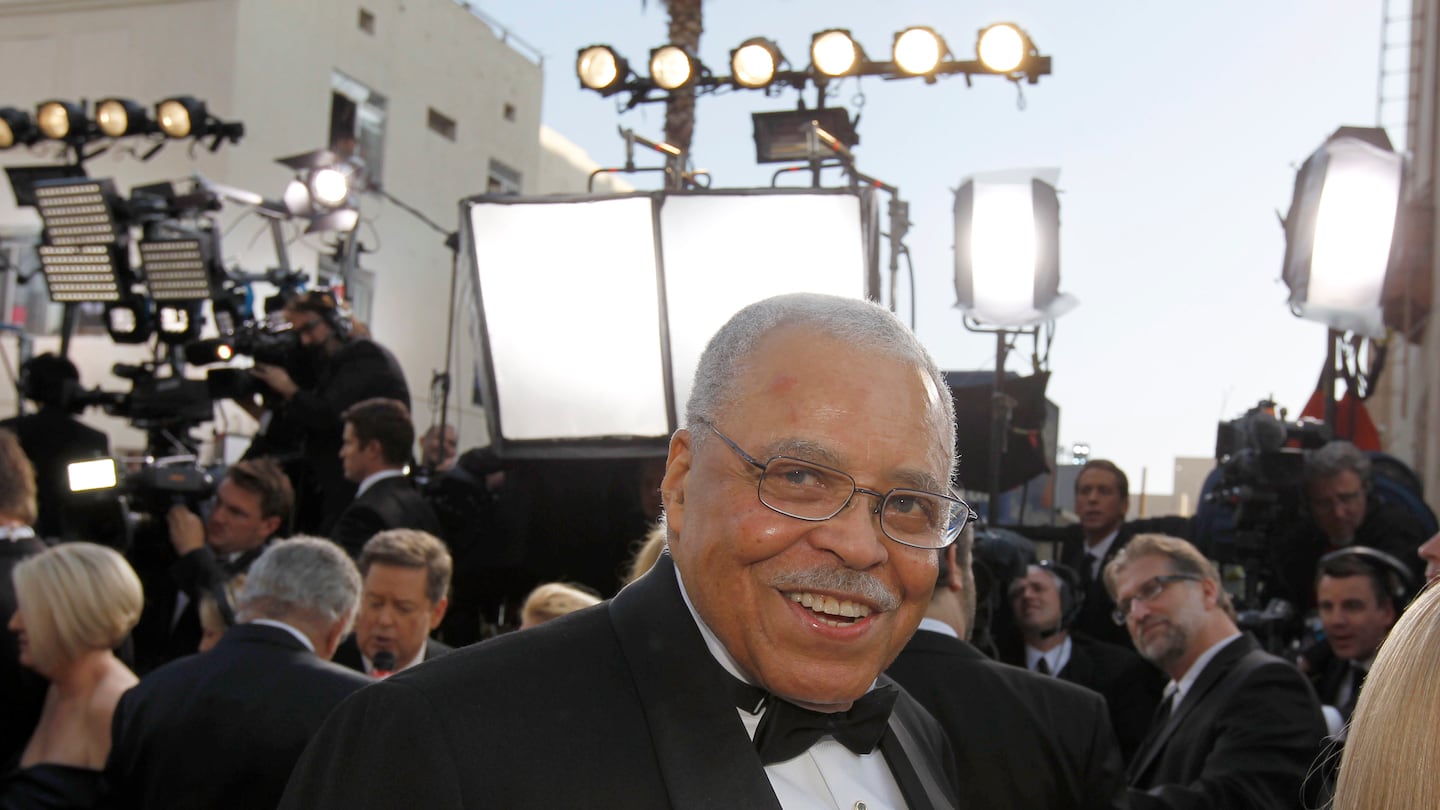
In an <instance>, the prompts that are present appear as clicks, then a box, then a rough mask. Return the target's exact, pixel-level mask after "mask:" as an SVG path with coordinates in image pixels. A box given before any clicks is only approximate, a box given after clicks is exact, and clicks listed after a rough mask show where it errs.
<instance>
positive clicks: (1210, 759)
mask: <svg viewBox="0 0 1440 810" xmlns="http://www.w3.org/2000/svg"><path fill="white" fill-rule="evenodd" d="M1324 735H1325V720H1324V718H1323V716H1322V715H1321V713H1320V703H1319V701H1318V700H1317V699H1316V697H1315V691H1314V690H1313V689H1311V687H1310V683H1309V682H1308V681H1307V680H1306V679H1305V676H1303V675H1301V674H1300V671H1299V670H1298V669H1296V668H1295V666H1294V665H1293V664H1291V663H1290V662H1288V661H1285V660H1283V659H1281V658H1277V657H1275V656H1273V655H1270V654H1269V653H1266V652H1265V651H1263V650H1261V649H1260V645H1259V644H1258V643H1257V642H1256V641H1255V639H1254V638H1253V637H1251V636H1248V635H1246V636H1242V637H1240V638H1238V639H1236V640H1235V641H1232V642H1231V643H1230V644H1229V645H1227V646H1226V647H1225V648H1224V649H1222V650H1221V651H1220V652H1219V653H1218V654H1217V655H1216V656H1215V657H1214V658H1213V659H1212V660H1211V661H1210V663H1209V664H1208V665H1206V667H1205V669H1204V670H1203V671H1202V672H1201V673H1200V676H1199V677H1198V678H1197V679H1196V681H1195V683H1194V685H1193V686H1192V687H1191V688H1190V691H1189V692H1188V693H1186V695H1185V699H1184V700H1183V701H1181V703H1180V705H1179V706H1178V707H1177V708H1176V709H1175V710H1174V711H1173V712H1172V713H1171V715H1170V718H1169V720H1168V721H1167V722H1166V723H1165V725H1164V726H1162V727H1161V728H1159V729H1152V734H1151V736H1150V737H1148V738H1147V739H1146V741H1145V742H1144V743H1143V744H1142V745H1141V748H1140V750H1139V752H1137V754H1136V756H1135V759H1134V761H1133V762H1131V764H1130V772H1129V778H1130V785H1131V788H1132V789H1131V791H1130V794H1131V795H1130V802H1131V806H1132V807H1134V808H1137V810H1147V809H1148V808H1193V810H1200V809H1201V808H1215V807H1224V808H1226V810H1277V809H1279V810H1283V809H1284V808H1300V807H1301V806H1302V805H1303V803H1304V802H1303V797H1302V786H1303V785H1304V784H1305V777H1306V774H1307V773H1309V771H1310V766H1311V764H1312V763H1313V762H1314V760H1315V757H1316V755H1317V754H1318V753H1319V750H1320V744H1321V739H1322V737H1324Z"/></svg>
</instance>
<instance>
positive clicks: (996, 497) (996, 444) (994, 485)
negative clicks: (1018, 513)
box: [985, 329, 1007, 526]
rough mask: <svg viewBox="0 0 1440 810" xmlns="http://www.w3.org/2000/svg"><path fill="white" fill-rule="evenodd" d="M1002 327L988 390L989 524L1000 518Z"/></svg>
mask: <svg viewBox="0 0 1440 810" xmlns="http://www.w3.org/2000/svg"><path fill="white" fill-rule="evenodd" d="M1006 334H1007V333H1006V332H1005V330H1004V329H1000V330H997V331H996V332H995V387H994V390H992V391H991V392H990V503H989V506H988V507H987V509H986V518H985V520H986V522H987V523H989V524H990V525H991V526H994V525H996V523H998V522H999V520H1000V456H1001V454H1003V453H1004V452H1005V422H1006V419H1005V402H1004V400H1005V392H1004V390H1003V388H1004V385H1005V352H1006V346H1005V336H1006Z"/></svg>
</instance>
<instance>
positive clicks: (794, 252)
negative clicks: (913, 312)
mask: <svg viewBox="0 0 1440 810" xmlns="http://www.w3.org/2000/svg"><path fill="white" fill-rule="evenodd" d="M660 232H661V234H662V250H663V255H664V262H665V296H666V301H667V306H668V315H669V323H670V355H671V367H672V368H673V369H674V385H675V407H676V409H677V410H678V411H679V416H680V419H681V421H682V424H683V421H684V419H685V415H684V410H685V401H686V400H687V399H689V397H690V388H691V382H692V378H693V377H694V376H695V365H696V363H697V362H698V361H699V359H700V353H701V352H702V351H703V350H704V349H705V343H706V342H707V341H709V339H710V336H711V335H713V334H715V332H716V330H718V329H719V328H720V326H721V325H722V324H724V323H725V321H727V320H728V319H729V318H730V316H731V315H734V314H735V313H736V312H737V311H738V310H740V309H741V308H743V307H744V306H746V305H747V304H751V303H754V302H756V301H759V300H760V299H762V298H768V297H770V296H772V295H780V294H782V293H791V292H817V293H829V294H831V295H843V296H848V297H852V298H863V297H864V296H865V242H864V238H863V230H862V227H861V206H860V198H859V197H858V196H856V195H852V194H833V193H831V194H803V193H775V194H765V193H760V194H755V193H750V194H725V193H723V192H722V193H714V192H712V193H710V194H706V195H695V196H672V197H669V198H667V199H666V200H665V204H664V205H663V206H662V207H661V209H660Z"/></svg>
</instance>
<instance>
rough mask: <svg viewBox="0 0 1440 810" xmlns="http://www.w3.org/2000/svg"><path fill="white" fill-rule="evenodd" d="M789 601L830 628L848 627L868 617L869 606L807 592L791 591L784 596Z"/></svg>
mask: <svg viewBox="0 0 1440 810" xmlns="http://www.w3.org/2000/svg"><path fill="white" fill-rule="evenodd" d="M785 596H786V597H787V598H789V599H790V601H792V602H795V603H796V604H798V605H800V606H801V607H803V608H805V609H807V610H809V611H810V612H811V613H813V614H815V617H816V618H818V619H819V620H820V621H822V622H824V623H825V624H828V625H830V626H831V627H849V626H851V625H853V624H855V623H856V622H858V621H860V620H861V619H863V618H865V617H866V616H869V615H870V612H871V611H870V606H869V605H862V604H860V603H859V602H852V601H850V600H848V599H836V598H835V597H833V596H826V595H824V594H819V593H810V592H808V591H791V592H787V593H786V594H785Z"/></svg>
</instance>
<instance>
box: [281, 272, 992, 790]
mask: <svg viewBox="0 0 1440 810" xmlns="http://www.w3.org/2000/svg"><path fill="white" fill-rule="evenodd" d="M686 418H687V422H686V427H685V428H684V429H681V430H679V431H677V432H676V433H675V435H674V436H673V437H672V439H671V442H670V452H669V458H668V461H667V466H666V471H665V476H664V479H663V480H662V483H661V487H660V489H661V493H662V497H663V500H664V504H665V510H666V517H667V526H668V531H669V553H668V554H666V555H662V557H661V559H660V561H659V562H657V563H656V565H655V567H654V568H652V569H651V570H650V572H649V573H648V574H646V575H645V576H643V577H641V578H640V579H639V580H638V581H636V582H635V583H633V584H631V585H630V586H629V587H627V588H625V589H624V590H623V591H621V592H620V594H619V595H617V596H616V597H615V598H614V599H612V600H611V601H609V602H607V603H603V604H601V605H597V606H595V607H592V608H588V609H586V610H582V611H580V612H578V613H573V614H570V615H569V616H566V617H563V618H561V619H557V620H555V621H552V622H548V623H546V624H544V625H541V626H540V627H537V628H534V629H531V630H527V631H525V632H523V633H518V634H515V635H512V636H507V637H502V638H500V639H496V640H493V641H490V642H487V643H485V644H480V645H477V646H475V647H471V648H468V649H464V650H458V651H456V652H454V653H451V654H450V655H447V656H445V657H443V658H440V659H437V660H434V661H430V662H427V663H426V664H425V665H424V666H421V667H416V668H415V669H413V670H409V671H406V672H402V673H399V674H397V675H395V676H393V677H392V678H390V679H388V680H385V681H382V682H380V683H377V684H375V685H373V686H372V687H370V688H369V689H366V690H364V691H363V692H361V693H359V694H357V695H356V696H355V697H354V698H353V699H351V700H349V701H347V702H346V703H345V704H344V705H342V706H341V707H340V708H339V709H338V710H337V711H336V712H335V714H334V715H332V716H331V718H330V720H329V722H328V723H327V724H326V728H325V730H324V731H323V732H322V733H321V734H320V736H319V737H318V738H317V739H316V740H315V741H314V743H312V745H311V746H310V748H309V750H308V751H307V753H306V755H305V757H304V758H303V760H302V762H301V764H300V765H299V766H298V768H297V770H296V773H295V775H294V777H293V778H292V780H291V783H290V786H289V788H288V790H287V791H286V795H285V799H284V801H283V802H282V804H281V807H282V808H287V810H298V808H307V810H309V809H310V808H319V810H326V809H327V808H335V810H339V809H340V808H344V810H363V808H382V807H383V808H390V807H400V806H408V807H428V808H478V807H504V808H527V807H534V808H553V807H646V808H665V807H673V808H696V807H722V806H723V807H746V808H782V807H784V808H799V807H822V806H823V807H845V808H852V807H860V806H865V807H871V808H879V807H887V808H893V807H910V808H929V807H950V806H953V805H954V798H953V797H954V780H953V776H952V770H953V763H954V760H953V758H952V755H951V754H950V752H949V750H948V746H947V745H946V743H945V738H944V733H943V732H942V731H941V730H940V728H939V727H938V725H937V724H936V723H935V721H934V719H933V718H931V717H930V716H929V715H928V714H926V713H925V711H924V710H923V709H921V708H920V706H919V705H918V704H917V703H915V701H914V700H913V699H912V698H910V697H909V696H908V695H906V694H905V693H904V692H903V691H900V690H898V688H897V687H896V686H895V685H894V684H893V682H891V681H890V680H889V679H888V678H886V677H883V676H882V672H883V670H884V669H885V667H886V666H888V665H889V664H890V662H891V661H892V660H893V659H894V658H895V656H896V655H897V654H898V653H899V652H900V649H901V648H902V647H903V646H904V645H905V642H906V640H908V639H909V638H910V636H911V634H912V633H914V631H915V628H916V626H917V625H918V624H919V622H920V619H921V617H922V616H924V614H925V609H926V606H927V604H928V603H929V601H930V594H931V591H932V589H933V587H934V585H935V579H936V570H937V565H938V559H939V555H940V554H941V550H942V549H943V548H944V547H945V546H948V545H949V544H950V543H952V542H954V540H955V538H956V536H957V535H958V534H959V532H960V530H961V528H963V526H964V524H965V522H966V520H967V519H968V516H969V515H970V510H969V507H968V506H966V505H965V504H964V503H963V502H961V501H959V500H956V499H955V498H954V497H953V496H952V495H951V494H950V492H951V489H950V479H951V476H952V474H953V472H954V470H953V468H954V453H953V448H954V411H953V405H952V403H951V399H950V394H949V391H948V389H947V388H946V386H945V383H944V379H943V377H942V376H941V375H940V373H939V371H938V369H936V367H935V365H934V363H933V362H932V361H931V360H930V358H929V356H928V354H927V353H926V352H925V350H924V348H923V347H921V346H920V344H919V342H918V341H917V340H916V338H915V337H914V335H913V334H912V333H910V331H909V330H908V329H906V328H905V327H904V326H903V325H902V324H901V323H900V322H899V321H898V320H896V319H895V317H894V316H893V315H891V314H890V313H889V312H887V311H885V310H884V309H882V308H880V307H877V306H875V305H873V304H869V303H866V302H861V301H854V300H849V299H843V298H835V297H830V296H819V295H809V294H797V295H788V296H780V297H777V298H772V299H767V300H765V301H761V302H759V303H756V304H753V305H751V306H748V307H746V308H744V309H743V310H741V311H740V312H739V313H737V314H736V315H735V316H734V317H733V318H732V319H731V320H730V321H729V322H728V323H727V324H726V325H725V326H724V327H722V328H721V330H720V331H719V333H717V334H716V336H715V337H714V338H712V340H711V341H710V344H709V345H708V346H707V347H706V349H705V351H704V353H703V355H702V356H701V359H700V362H699V365H698V367H697V370H696V375H695V385H694V387H693V389H692V393H691V396H690V400H689V402H688V405H687V417H686ZM355 773H364V774H366V778H364V779H356V778H354V774H355Z"/></svg>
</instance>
